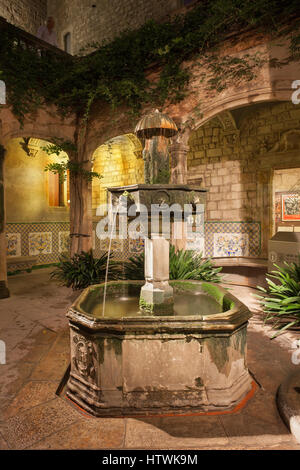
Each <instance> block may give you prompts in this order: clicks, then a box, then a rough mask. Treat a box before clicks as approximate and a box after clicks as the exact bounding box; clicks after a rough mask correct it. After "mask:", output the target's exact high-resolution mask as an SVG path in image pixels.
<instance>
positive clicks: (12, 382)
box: [0, 362, 34, 398]
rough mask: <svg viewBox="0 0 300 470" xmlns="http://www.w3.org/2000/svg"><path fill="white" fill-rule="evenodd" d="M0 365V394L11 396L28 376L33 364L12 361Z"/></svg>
mask: <svg viewBox="0 0 300 470" xmlns="http://www.w3.org/2000/svg"><path fill="white" fill-rule="evenodd" d="M0 367H1V369H0V370H1V374H0V395H4V396H11V397H12V398H13V397H14V396H15V395H16V393H17V392H18V391H19V390H20V388H21V387H22V385H23V384H24V383H25V382H26V380H27V379H28V378H29V377H30V374H31V373H32V371H33V368H34V364H32V363H27V362H14V363H11V364H6V365H0Z"/></svg>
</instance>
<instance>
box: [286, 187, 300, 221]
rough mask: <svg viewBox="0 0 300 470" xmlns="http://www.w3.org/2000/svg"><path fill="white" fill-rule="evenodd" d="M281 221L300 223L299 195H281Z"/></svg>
mask: <svg viewBox="0 0 300 470" xmlns="http://www.w3.org/2000/svg"><path fill="white" fill-rule="evenodd" d="M282 221H284V222H288V221H300V194H299V193H289V194H282Z"/></svg>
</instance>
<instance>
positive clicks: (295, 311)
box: [256, 258, 300, 338]
mask: <svg viewBox="0 0 300 470" xmlns="http://www.w3.org/2000/svg"><path fill="white" fill-rule="evenodd" d="M299 261H300V258H299ZM284 264H285V266H284V267H279V266H277V265H276V264H275V265H274V266H275V267H276V268H277V271H272V273H273V274H269V277H272V278H273V279H275V280H276V282H273V281H272V280H271V279H269V278H268V277H267V278H266V281H267V283H268V287H267V288H264V287H260V286H258V289H259V290H260V291H262V292H263V293H264V295H257V296H256V297H257V298H259V299H260V303H261V306H262V309H263V312H265V314H266V318H265V322H267V321H270V320H273V322H274V325H273V327H274V328H277V329H278V331H277V332H276V333H275V334H274V335H273V336H272V338H275V337H276V336H278V335H279V334H280V333H282V332H283V331H284V330H286V329H287V328H291V327H296V326H299V325H300V262H299V263H298V264H296V263H291V264H288V263H286V262H285V263H284Z"/></svg>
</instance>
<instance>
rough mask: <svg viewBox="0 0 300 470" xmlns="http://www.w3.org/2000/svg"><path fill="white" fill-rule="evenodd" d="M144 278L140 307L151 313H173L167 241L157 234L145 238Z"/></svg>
mask: <svg viewBox="0 0 300 470" xmlns="http://www.w3.org/2000/svg"><path fill="white" fill-rule="evenodd" d="M145 280H146V284H145V285H144V286H143V287H142V289H141V294H140V308H141V310H143V311H144V312H147V313H149V314H153V315H172V314H173V303H174V300H173V287H171V286H170V285H169V241H168V240H166V239H165V238H163V237H162V236H161V235H159V234H151V238H146V239H145Z"/></svg>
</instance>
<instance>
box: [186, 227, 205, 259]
mask: <svg viewBox="0 0 300 470" xmlns="http://www.w3.org/2000/svg"><path fill="white" fill-rule="evenodd" d="M204 244H205V243H204V237H203V236H199V235H198V234H197V232H195V236H194V237H193V238H190V239H187V241H186V249H187V250H193V251H197V252H198V253H202V255H204V251H205V247H204Z"/></svg>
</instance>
